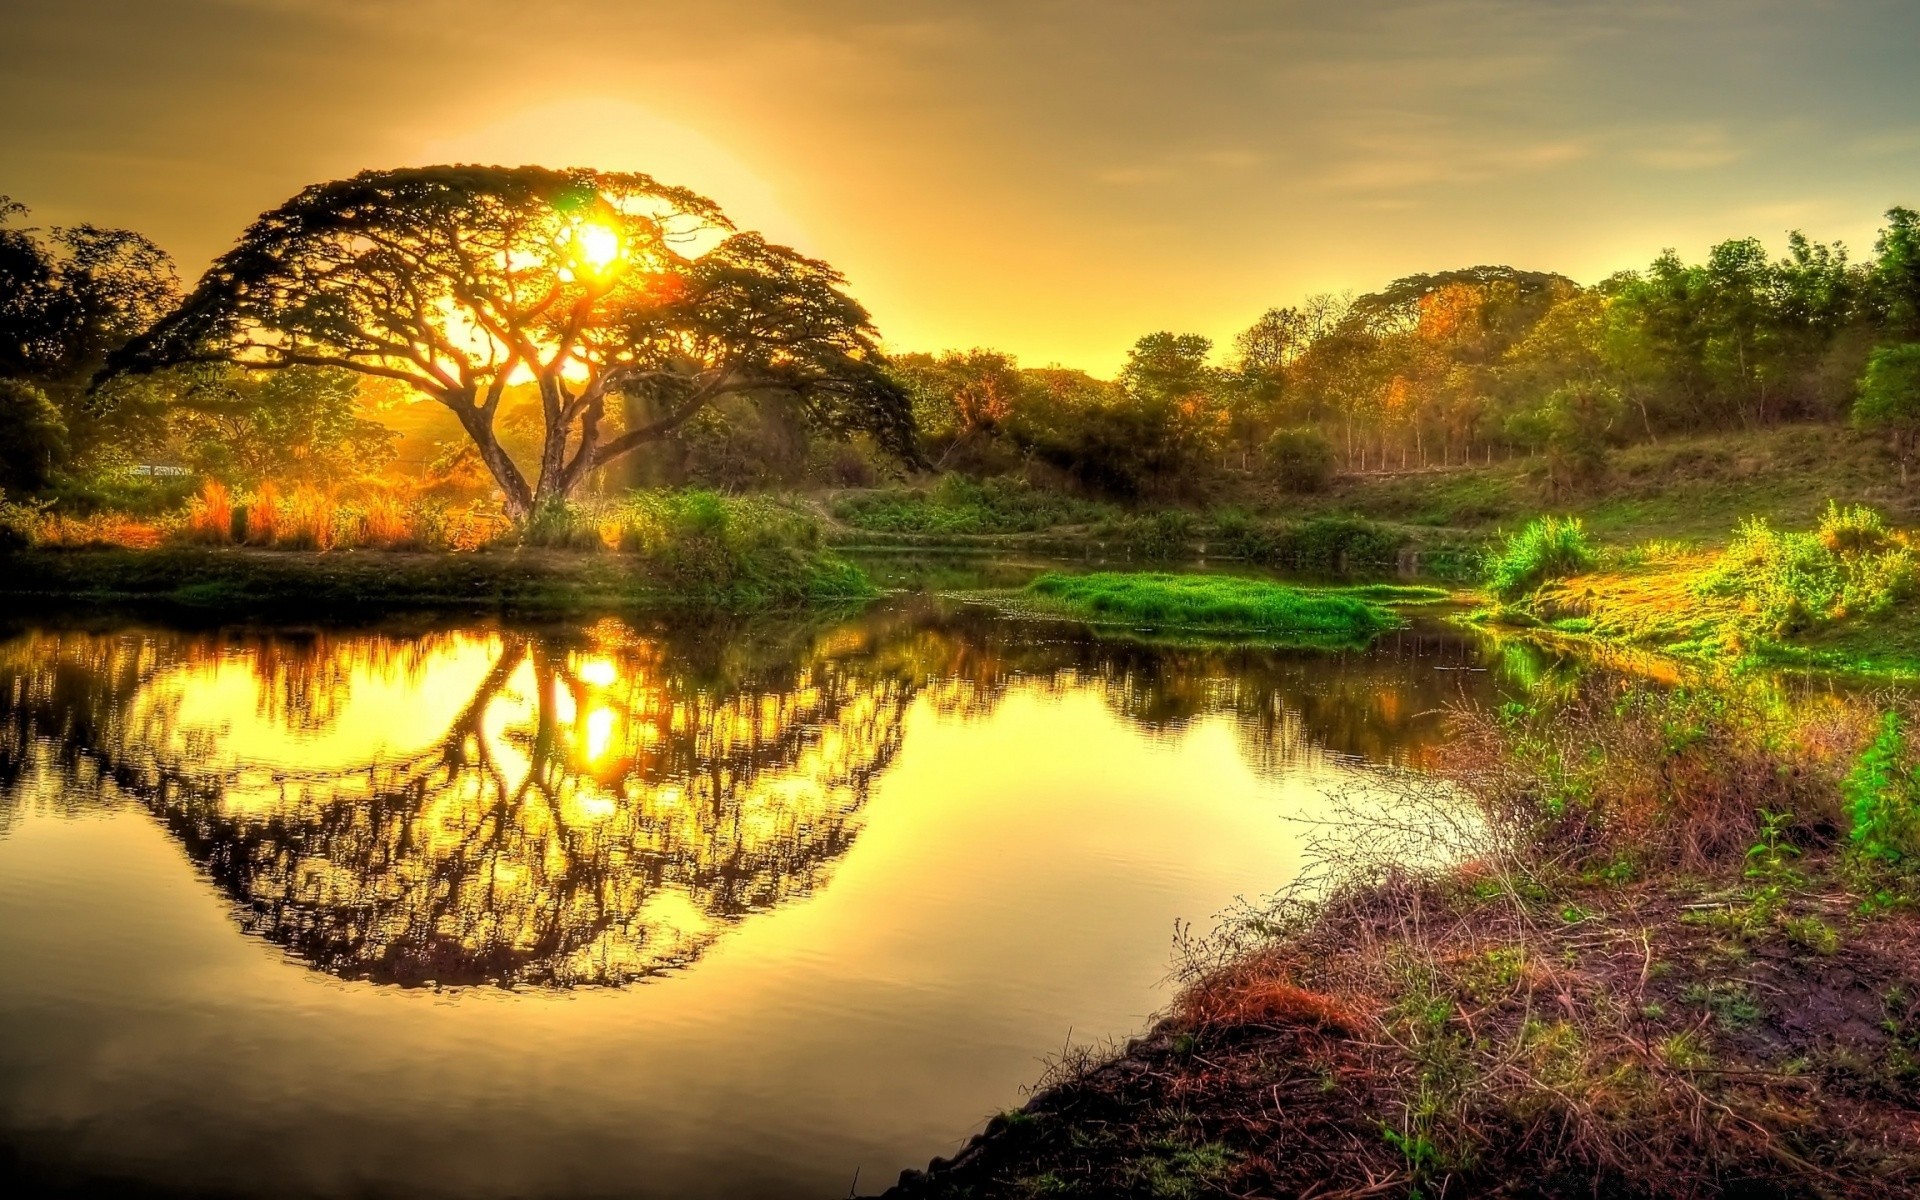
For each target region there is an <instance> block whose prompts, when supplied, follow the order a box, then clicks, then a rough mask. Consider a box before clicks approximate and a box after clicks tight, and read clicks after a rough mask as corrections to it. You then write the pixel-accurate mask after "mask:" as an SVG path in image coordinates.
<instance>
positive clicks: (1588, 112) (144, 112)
mask: <svg viewBox="0 0 1920 1200" xmlns="http://www.w3.org/2000/svg"><path fill="white" fill-rule="evenodd" d="M1917 49H1920V3H1916V2H1915V0H1347V2H1343V3H1332V2H1328V0H1314V2H1307V0H1163V2H1159V3H1147V2H1142V0H971V2H963V0H702V2H700V3H679V4H661V3H653V2H645V3H643V2H638V0H624V2H618V0H549V2H546V3H539V4H531V3H509V2H507V0H417V2H413V3H402V2H399V0H393V2H376V0H5V3H4V4H0V111H4V112H5V114H6V118H5V120H3V121H0V192H5V193H8V194H11V195H13V196H14V197H15V198H16V199H19V200H21V201H23V202H25V203H27V204H29V205H31V206H32V207H33V209H34V214H35V219H36V220H37V221H40V222H44V223H60V222H76V221H82V220H90V221H95V222H101V223H111V224H122V225H128V226H132V227H134V228H138V229H140V230H142V231H143V232H146V233H148V234H149V235H150V236H152V237H154V238H155V239H156V240H158V241H159V242H160V243H161V244H162V245H164V246H165V247H166V248H167V249H168V250H170V251H171V252H173V254H174V255H175V256H176V257H177V258H178V259H179V260H180V262H181V265H182V268H183V271H184V272H185V273H187V274H189V275H192V274H195V273H197V272H198V271H199V269H200V268H201V267H203V266H204V265H205V263H206V262H207V260H208V259H209V258H210V257H211V256H213V255H214V254H216V253H218V252H219V251H220V250H222V249H224V248H225V247H226V246H227V245H228V244H229V243H230V242H231V241H232V239H233V238H234V236H235V235H236V234H237V233H238V232H239V230H240V228H241V227H242V226H243V225H244V223H245V222H246V221H247V220H248V219H249V218H251V217H252V216H253V215H255V214H256V213H257V212H259V211H261V210H262V209H264V208H268V207H271V206H272V205H274V204H276V203H278V202H279V201H281V200H283V199H285V198H286V197H287V196H288V195H290V194H292V193H293V192H294V191H296V190H297V189H299V188H300V187H301V186H303V185H305V184H307V183H309V182H313V181H316V180H320V179H324V178H331V177H337V176H341V175H346V174H350V173H352V172H354V171H357V170H360V169H362V168H365V167H373V166H397V165H407V164H422V163H429V162H437V161H493V162H507V163H520V162H542V163H546V164H548V165H553V166H566V165H587V166H600V167H611V168H627V169H641V170H648V171H651V172H652V173H653V174H655V175H657V176H659V177H661V178H662V179H665V180H668V181H671V182H676V183H684V184H687V185H689V186H692V187H695V188H697V189H699V190H702V191H704V192H706V193H708V194H709V195H711V196H713V197H714V198H715V199H716V200H718V201H720V202H721V204H722V205H723V206H725V207H726V208H727V210H728V211H729V212H730V213H732V214H733V215H734V217H735V219H736V220H738V221H739V222H740V223H741V224H742V225H745V226H748V227H753V228H759V229H763V230H765V231H766V232H767V233H768V234H770V235H771V236H773V237H775V238H777V239H780V240H785V241H789V242H792V243H793V244H795V245H798V246H799V247H800V248H802V249H803V250H806V251H808V252H811V253H814V254H818V255H821V256H823V257H825V258H827V259H829V260H831V261H832V262H834V263H835V264H836V265H838V266H839V267H841V269H843V270H844V271H846V272H847V274H848V275H849V277H850V278H851V280H852V285H853V290H854V293H855V294H856V295H857V296H859V297H860V298H861V299H862V300H863V301H864V302H865V303H866V304H867V305H868V307H869V308H871V309H872V310H873V312H874V316H875V318H876V321H877V323H878V324H879V326H880V329H881V332H882V334H883V336H884V337H885V338H886V340H887V342H888V344H889V345H890V346H891V347H893V348H895V349H940V348H945V347H966V346H973V345H990V346H995V347H998V348H1001V349H1005V350H1010V351H1013V352H1015V353H1017V354H1019V355H1020V356H1021V358H1022V360H1023V361H1024V362H1026V363H1028V364H1030V365H1041V364H1044V363H1050V362H1058V363H1064V364H1067V365H1071V366H1082V367H1087V368H1089V369H1093V370H1096V371H1101V372H1106V371H1110V370H1112V369H1113V368H1114V367H1115V366H1116V365H1117V364H1118V363H1119V362H1120V360H1121V358H1122V357H1123V356H1124V354H1125V351H1126V348H1127V346H1128V345H1129V344H1131V342H1132V341H1133V339H1134V338H1135V337H1137V336H1139V335H1140V334H1142V333H1146V332H1149V331H1151V330H1155V329H1163V328H1165V329H1176V330H1181V331H1194V332H1200V333H1205V334H1209V335H1211V336H1213V337H1215V338H1216V339H1220V340H1225V339H1227V338H1230V337H1231V335H1232V333H1233V332H1234V331H1235V330H1236V329H1239V328H1241V327H1243V326H1245V325H1246V324H1248V323H1249V322H1250V321H1251V320H1252V318H1253V317H1254V316H1256V315H1257V314H1258V313H1259V312H1260V311H1261V310H1262V309H1264V308H1266V307H1268V306H1270V305H1273V304H1284V303H1289V302H1292V301H1294V300H1297V299H1298V298H1300V297H1301V296H1302V295H1304V294H1306V293H1309V292H1313V291H1321V290H1336V291H1338V290H1344V289H1347V288H1353V289H1357V290H1367V289H1370V288H1373V287H1376V286H1378V285H1379V284H1381V283H1383V282H1385V281H1387V280H1388V279H1391V278H1393V277H1395V276H1399V275H1404V274H1408V273H1411V272H1415V271H1423V270H1439V269H1445V268H1449V267H1456V266H1464V265H1469V264H1473V263H1481V262H1506V263H1511V264H1513V265H1515V266H1520V267H1527V268H1535V269H1549V270H1559V271H1564V272H1566V273H1568V274H1571V275H1573V276H1575V277H1576V278H1579V279H1582V280H1592V279H1595V278H1598V277H1601V276H1603V275H1605V274H1607V273H1609V272H1611V271H1613V270H1615V269H1618V268H1621V267H1627V266H1637V265H1643V264H1644V263H1645V262H1646V261H1647V260H1648V259H1649V258H1651V257H1652V256H1653V255H1654V254H1655V253H1656V252H1658V250H1659V249H1660V248H1661V247H1663V246H1669V245H1671V246H1676V247H1678V248H1679V249H1680V250H1681V251H1682V252H1683V253H1686V254H1691V255H1698V254H1699V253H1701V252H1702V251H1703V250H1704V249H1705V247H1706V246H1707V244H1708V243H1709V242H1711V241H1713V240H1717V239H1719V238H1722V237H1728V236H1735V235H1745V234H1755V235H1758V236H1761V237H1763V238H1766V239H1768V240H1769V241H1770V243H1772V244H1774V245H1776V246H1777V245H1779V244H1780V242H1781V240H1782V237H1783V234H1784V232H1785V231H1786V230H1787V229H1789V228H1795V227H1803V228H1805V229H1806V230H1807V232H1808V233H1809V234H1812V235H1813V236H1816V237H1821V238H1834V237H1839V238H1844V239H1846V240H1847V241H1848V243H1849V244H1850V245H1851V246H1852V247H1853V249H1854V251H1855V253H1856V255H1860V254H1864V253H1866V252H1868V251H1869V250H1870V249H1871V243H1872V235H1873V231H1874V230H1875V228H1877V226H1878V223H1879V214H1880V213H1881V212H1882V211H1883V210H1884V209H1886V208H1887V207H1888V206H1890V205H1892V204H1896V203H1903V204H1907V205H1910V206H1920V70H1916V69H1915V68H1914V65H1913V64H1914V59H1915V54H1916V50H1917Z"/></svg>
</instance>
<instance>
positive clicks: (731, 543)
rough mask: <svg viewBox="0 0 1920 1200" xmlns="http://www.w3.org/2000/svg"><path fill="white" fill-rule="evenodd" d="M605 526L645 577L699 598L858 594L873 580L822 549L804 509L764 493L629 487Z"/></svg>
mask: <svg viewBox="0 0 1920 1200" xmlns="http://www.w3.org/2000/svg"><path fill="white" fill-rule="evenodd" d="M608 524H609V526H610V527H611V529H612V530H613V533H614V540H615V544H616V545H617V547H618V548H619V549H620V551H621V552H622V553H625V554H630V555H634V556H636V557H637V558H638V559H640V561H641V566H642V569H643V570H644V571H646V573H647V574H648V575H650V576H651V577H652V578H653V579H655V580H656V581H658V582H659V583H660V584H662V585H663V586H665V587H667V588H670V589H672V590H673V591H675V592H677V593H679V594H680V595H681V596H683V597H685V598H687V599H690V600H693V601H696V602H702V603H716V604H718V603H729V604H753V605H764V604H790V603H800V602H804V601H809V600H824V599H841V598H857V597H865V596H870V595H872V594H873V585H872V584H871V583H870V582H869V581H868V580H867V578H866V576H865V575H864V574H863V573H862V572H861V571H860V570H859V568H857V567H855V566H853V565H852V564H850V563H847V562H845V561H844V560H841V559H839V558H836V557H834V556H833V555H831V554H828V553H827V552H826V551H825V550H824V549H823V547H822V545H821V538H820V526H819V523H818V522H817V521H815V520H814V519H813V517H812V516H810V515H809V514H807V513H805V512H803V511H801V510H798V509H795V508H791V507H789V506H786V505H783V504H780V503H777V502H775V501H772V500H768V499H766V498H764V497H757V496H755V497H726V496H721V495H718V494H716V493H714V492H709V491H704V490H698V489H696V490H691V491H685V492H668V491H658V492H635V493H633V494H632V495H630V496H628V497H627V498H626V499H625V500H623V501H621V502H620V503H618V504H617V505H615V506H614V507H613V508H612V510H611V511H610V512H609V514H608Z"/></svg>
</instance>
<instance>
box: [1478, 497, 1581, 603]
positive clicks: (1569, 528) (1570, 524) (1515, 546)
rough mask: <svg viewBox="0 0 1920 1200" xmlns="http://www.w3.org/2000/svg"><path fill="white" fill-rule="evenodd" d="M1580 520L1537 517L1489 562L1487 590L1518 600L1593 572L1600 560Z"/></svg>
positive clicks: (1503, 597) (1499, 596) (1507, 598)
mask: <svg viewBox="0 0 1920 1200" xmlns="http://www.w3.org/2000/svg"><path fill="white" fill-rule="evenodd" d="M1597 557H1598V556H1597V555H1595V553H1594V550H1593V546H1592V544H1591V543H1590V542H1588V541H1587V530H1586V526H1584V525H1582V524H1581V522H1580V518H1578V517H1565V518H1562V517H1536V518H1534V519H1533V520H1531V521H1528V522H1527V523H1526V524H1525V525H1524V526H1522V527H1521V529H1520V532H1518V533H1516V534H1514V535H1512V536H1511V537H1509V538H1508V539H1507V540H1506V544H1505V545H1503V546H1501V547H1500V548H1499V549H1498V550H1496V551H1495V552H1494V553H1493V554H1492V555H1491V556H1489V558H1488V560H1487V590H1488V591H1490V592H1492V593H1493V594H1494V595H1495V596H1496V597H1498V598H1499V599H1501V600H1517V599H1519V598H1520V597H1522V596H1524V595H1526V594H1527V593H1528V592H1531V591H1534V590H1535V589H1537V588H1538V587H1539V586H1540V585H1541V584H1543V583H1545V582H1547V581H1548V580H1550V579H1565V578H1566V577H1568V576H1569V575H1578V574H1580V573H1581V572H1583V571H1587V570H1590V569H1592V567H1593V565H1594V563H1595V561H1596V560H1597Z"/></svg>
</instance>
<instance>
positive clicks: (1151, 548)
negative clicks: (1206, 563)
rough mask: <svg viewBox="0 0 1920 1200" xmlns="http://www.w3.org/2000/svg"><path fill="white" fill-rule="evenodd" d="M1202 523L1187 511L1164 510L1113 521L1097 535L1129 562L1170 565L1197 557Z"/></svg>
mask: <svg viewBox="0 0 1920 1200" xmlns="http://www.w3.org/2000/svg"><path fill="white" fill-rule="evenodd" d="M1199 530H1200V522H1199V520H1198V519H1197V518H1195V517H1194V515H1193V514H1192V513H1190V512H1187V511H1185V510H1184V509H1178V508H1169V509H1162V510H1161V511H1159V512H1157V513H1152V514H1150V515H1148V516H1142V517H1118V518H1110V519H1108V520H1106V521H1104V522H1102V523H1101V525H1100V526H1099V527H1098V528H1097V529H1096V530H1095V531H1094V532H1095V533H1096V534H1097V535H1098V536H1099V537H1100V538H1102V539H1103V540H1105V541H1106V542H1108V543H1110V544H1111V545H1112V547H1113V549H1114V550H1115V551H1117V552H1118V553H1120V554H1123V555H1125V556H1126V557H1128V558H1138V559H1145V560H1147V561H1149V562H1167V561H1170V560H1173V559H1178V558H1187V557H1189V556H1190V555H1192V554H1193V552H1194V549H1195V542H1196V539H1197V538H1198V536H1199Z"/></svg>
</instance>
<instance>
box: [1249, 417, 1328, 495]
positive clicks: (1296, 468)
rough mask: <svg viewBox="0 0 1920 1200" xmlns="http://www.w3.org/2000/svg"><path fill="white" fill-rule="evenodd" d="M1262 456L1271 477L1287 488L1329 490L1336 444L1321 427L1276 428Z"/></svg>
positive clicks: (1307, 490) (1296, 490) (1298, 490)
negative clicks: (1327, 488)
mask: <svg viewBox="0 0 1920 1200" xmlns="http://www.w3.org/2000/svg"><path fill="white" fill-rule="evenodd" d="M1260 456H1261V458H1262V460H1263V461H1264V464H1265V467H1266V471H1267V475H1268V477H1269V478H1271V479H1272V480H1273V481H1274V483H1276V484H1278V485H1279V486H1280V488H1281V489H1282V490H1283V491H1288V492H1320V491H1325V490H1326V487H1327V483H1328V482H1329V481H1330V480H1331V479H1332V478H1333V468H1334V460H1333V446H1332V444H1331V443H1330V442H1328V441H1327V438H1326V435H1325V434H1322V433H1321V432H1320V431H1319V430H1317V429H1312V428H1294V429H1281V430H1276V431H1275V432H1274V434H1273V436H1272V437H1270V438H1268V439H1267V442H1266V445H1265V446H1263V447H1261V452H1260Z"/></svg>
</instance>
